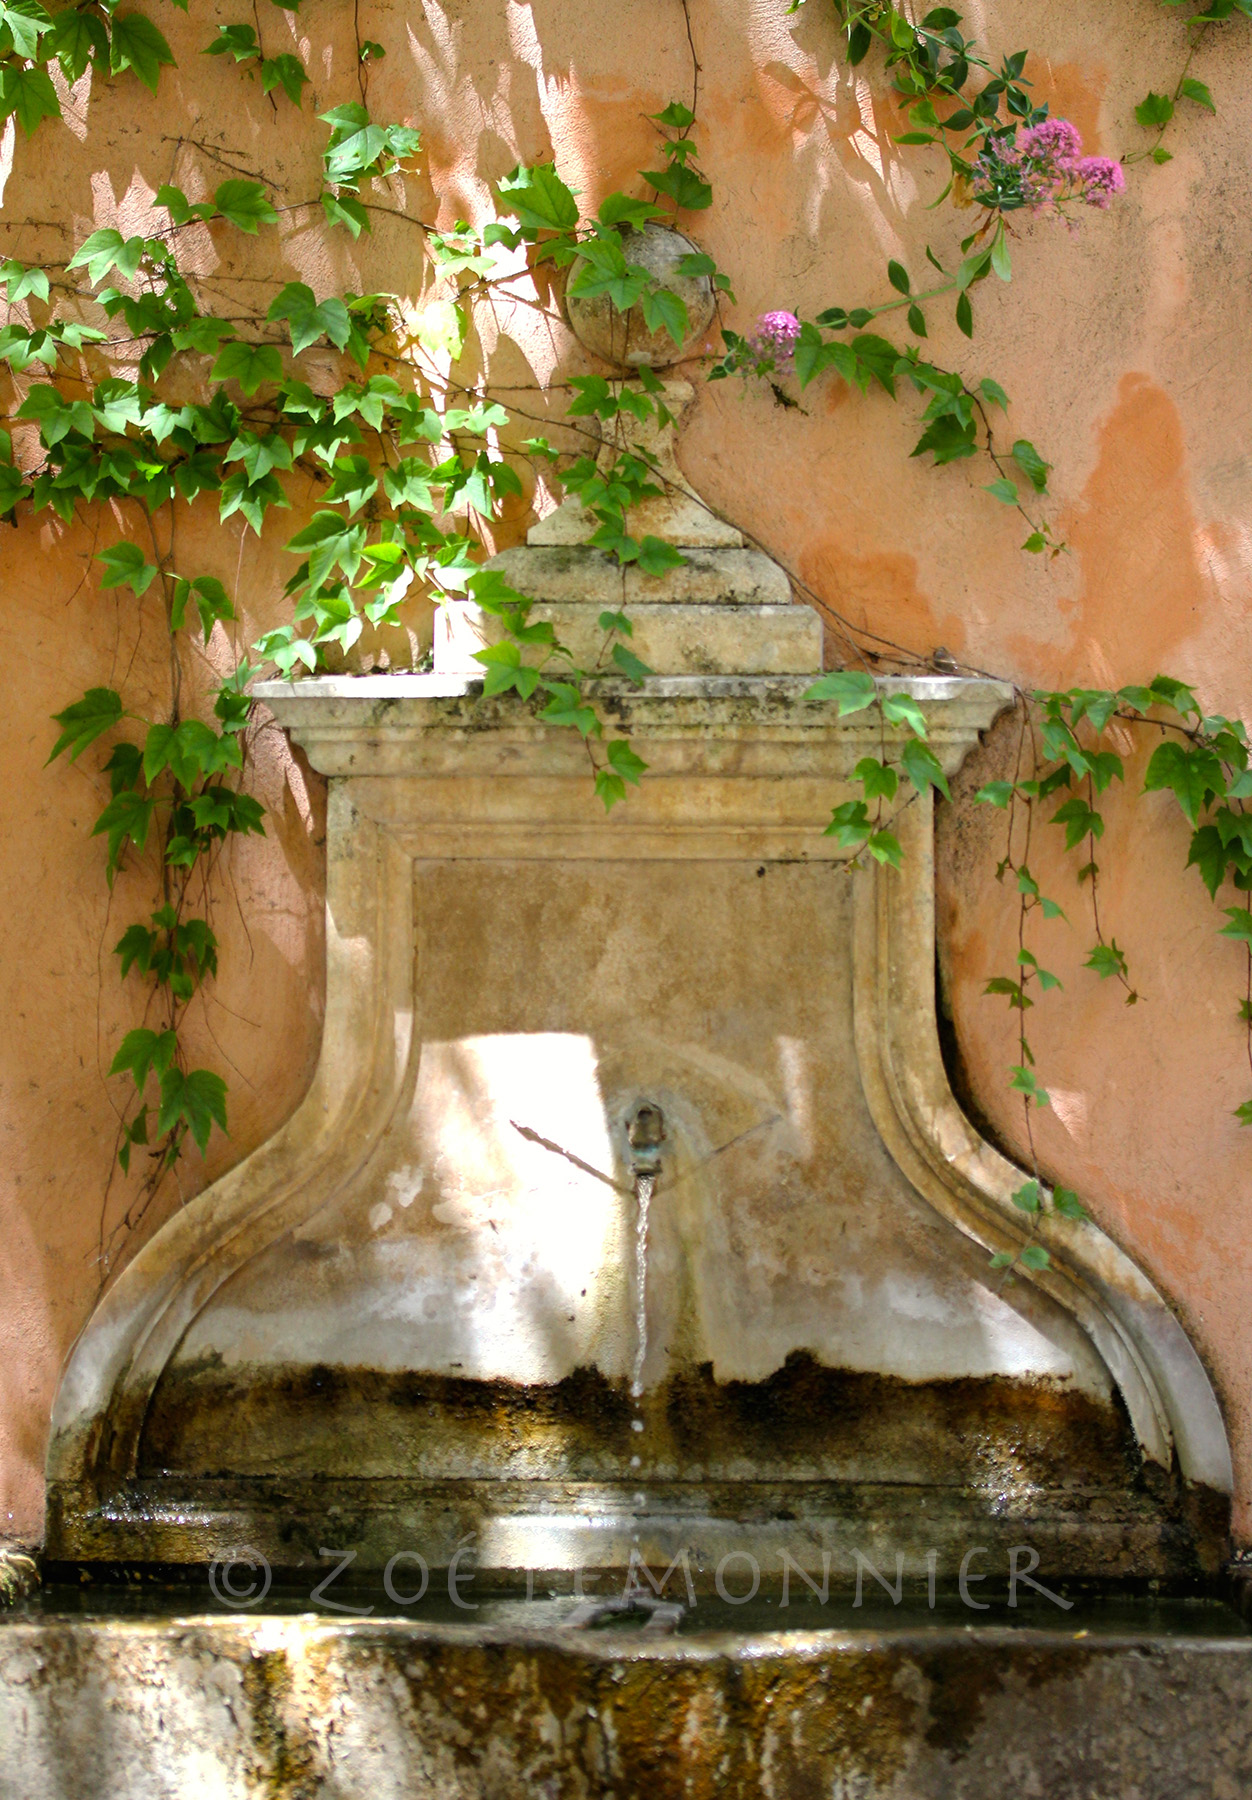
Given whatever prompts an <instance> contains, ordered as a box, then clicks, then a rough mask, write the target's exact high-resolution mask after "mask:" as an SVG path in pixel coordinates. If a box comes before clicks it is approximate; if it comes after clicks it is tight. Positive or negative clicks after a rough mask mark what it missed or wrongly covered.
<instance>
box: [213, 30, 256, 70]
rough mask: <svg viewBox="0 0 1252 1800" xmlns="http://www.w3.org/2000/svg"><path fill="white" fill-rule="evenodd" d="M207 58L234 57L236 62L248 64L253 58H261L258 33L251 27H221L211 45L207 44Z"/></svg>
mask: <svg viewBox="0 0 1252 1800" xmlns="http://www.w3.org/2000/svg"><path fill="white" fill-rule="evenodd" d="M203 54H204V55H205V56H233V57H234V59H235V61H236V62H246V61H247V60H248V58H249V57H251V56H259V55H260V51H259V50H258V48H257V39H256V32H255V31H254V30H253V29H252V27H251V25H219V26H218V28H217V36H216V37H215V38H214V39H213V42H212V43H211V44H206V45H205V47H204V51H203Z"/></svg>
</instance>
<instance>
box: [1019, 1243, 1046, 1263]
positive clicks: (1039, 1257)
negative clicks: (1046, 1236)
mask: <svg viewBox="0 0 1252 1800" xmlns="http://www.w3.org/2000/svg"><path fill="white" fill-rule="evenodd" d="M1018 1261H1019V1262H1020V1263H1022V1264H1023V1265H1024V1266H1025V1267H1026V1268H1027V1269H1046V1268H1049V1267H1050V1266H1051V1262H1052V1258H1051V1257H1050V1256H1049V1255H1048V1252H1047V1251H1046V1250H1045V1249H1044V1247H1043V1245H1042V1244H1027V1245H1026V1246H1025V1247H1024V1248H1023V1250H1022V1253H1021V1255H1020V1256H1019V1257H1018Z"/></svg>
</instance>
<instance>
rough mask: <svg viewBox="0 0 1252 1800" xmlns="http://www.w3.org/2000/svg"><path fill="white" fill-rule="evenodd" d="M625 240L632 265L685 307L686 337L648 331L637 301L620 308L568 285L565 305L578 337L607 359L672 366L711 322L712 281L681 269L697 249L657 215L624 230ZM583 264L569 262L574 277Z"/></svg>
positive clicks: (635, 365) (690, 349)
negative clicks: (624, 309) (678, 338)
mask: <svg viewBox="0 0 1252 1800" xmlns="http://www.w3.org/2000/svg"><path fill="white" fill-rule="evenodd" d="M621 246H622V253H623V255H624V256H625V258H626V262H627V265H628V266H633V267H635V268H640V269H646V270H647V271H648V273H649V275H651V276H652V277H653V280H654V281H655V282H656V283H657V284H658V285H659V286H661V287H664V288H668V289H669V291H670V293H673V294H677V295H678V298H679V299H680V300H681V301H682V302H683V304H684V306H685V307H686V308H687V332H686V335H685V336H684V337H683V339H682V341H681V342H680V343H676V342H675V341H674V339H673V338H672V337H671V336H670V334H669V332H668V331H650V330H649V329H648V323H647V320H646V319H645V318H644V316H643V307H642V306H641V305H640V304H639V303H638V302H636V303H635V305H634V306H632V307H631V308H630V309H629V311H627V312H625V313H621V312H618V311H617V309H616V307H614V305H613V303H612V301H611V300H610V299H609V297H608V295H607V294H596V295H593V296H592V297H591V298H587V297H586V296H583V295H579V294H571V293H569V292H568V291H567V293H566V298H565V310H566V312H567V313H568V314H569V322H570V324H571V325H572V326H573V327H574V333H575V335H576V336H577V338H578V339H579V341H580V342H581V343H583V344H585V345H586V347H587V349H588V350H590V351H592V353H593V354H594V355H596V356H599V357H602V358H603V359H604V361H605V362H608V363H613V364H615V365H616V366H617V367H618V368H628V369H629V368H635V369H637V368H641V367H645V368H652V369H665V368H668V367H669V366H670V364H671V363H676V362H681V361H682V359H683V358H684V357H685V356H690V355H691V354H692V353H693V351H695V350H696V348H697V347H698V345H699V342H700V339H701V338H702V337H703V335H704V333H705V332H706V331H707V330H708V328H709V326H710V324H711V323H712V320H713V283H712V281H711V280H710V279H709V277H708V276H707V275H683V274H681V273H680V272H679V264H680V263H681V262H682V259H683V258H684V257H685V256H690V255H692V254H693V252H694V251H695V250H696V249H697V246H696V245H695V244H693V243H692V241H691V239H690V238H689V237H684V236H683V234H682V232H681V231H673V230H671V229H670V228H669V227H668V226H665V225H662V224H660V223H658V222H655V221H653V222H650V223H648V224H647V225H644V226H642V227H641V228H640V229H639V230H630V231H623V232H622V234H621ZM585 267H586V265H585V264H584V263H582V262H575V263H574V264H573V265H572V266H571V270H570V280H571V282H572V281H573V280H574V278H575V275H576V273H577V271H578V270H579V269H580V268H585Z"/></svg>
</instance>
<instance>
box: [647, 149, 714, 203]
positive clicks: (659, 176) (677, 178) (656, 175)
mask: <svg viewBox="0 0 1252 1800" xmlns="http://www.w3.org/2000/svg"><path fill="white" fill-rule="evenodd" d="M640 174H641V175H642V176H643V179H644V180H645V181H650V182H651V183H652V186H653V187H654V188H655V189H656V191H657V193H658V194H665V195H667V196H668V197H669V199H671V200H672V201H673V202H674V205H675V206H677V207H678V208H679V210H680V211H682V212H702V211H703V209H704V208H705V207H706V206H712V204H713V189H712V188H711V187H710V185H709V183H708V182H707V181H705V180H704V178H703V176H701V175H698V174H697V173H696V171H695V170H694V169H689V168H688V167H687V165H686V164H685V163H683V162H677V161H675V162H672V163H671V164H670V166H669V168H668V169H641V170H640Z"/></svg>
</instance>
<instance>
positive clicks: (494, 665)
mask: <svg viewBox="0 0 1252 1800" xmlns="http://www.w3.org/2000/svg"><path fill="white" fill-rule="evenodd" d="M474 661H475V662H480V663H481V664H482V665H483V667H484V669H485V670H486V671H487V673H486V675H485V676H484V677H483V694H484V696H485V697H486V698H487V699H490V698H491V696H492V695H493V694H507V693H509V692H510V691H511V690H513V689H516V690H517V692H518V693H519V694H520V695H521V697H522V699H523V700H529V698H530V696H531V695H532V694H533V693H534V691H535V689H536V688H537V687H538V686H539V671H538V669H536V668H534V667H533V666H532V665H531V664H530V663H524V662H523V661H522V653H521V650H520V649H519V648H518V646H517V645H516V644H514V643H511V642H510V641H509V639H508V638H505V639H504V640H503V642H501V643H499V644H488V645H487V647H486V649H485V650H475V652H474Z"/></svg>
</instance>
